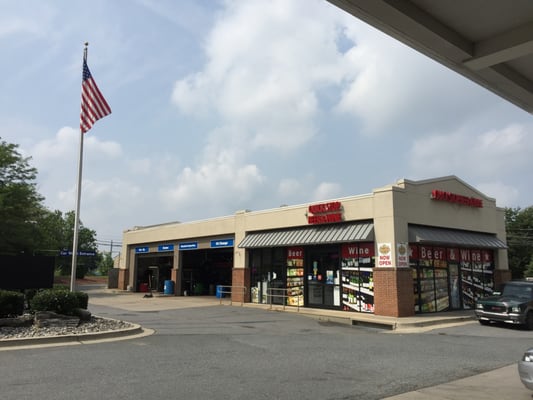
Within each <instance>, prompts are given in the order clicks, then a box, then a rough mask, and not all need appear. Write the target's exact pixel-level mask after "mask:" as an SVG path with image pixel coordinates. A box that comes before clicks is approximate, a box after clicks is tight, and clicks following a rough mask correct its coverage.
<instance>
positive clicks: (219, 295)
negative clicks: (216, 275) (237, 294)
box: [216, 285, 224, 299]
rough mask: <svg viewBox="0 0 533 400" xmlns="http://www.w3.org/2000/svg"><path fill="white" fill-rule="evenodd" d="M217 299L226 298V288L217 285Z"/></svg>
mask: <svg viewBox="0 0 533 400" xmlns="http://www.w3.org/2000/svg"><path fill="white" fill-rule="evenodd" d="M216 297H217V299H221V298H223V297H224V288H223V287H222V286H221V285H217V291H216Z"/></svg>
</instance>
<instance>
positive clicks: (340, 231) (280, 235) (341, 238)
mask: <svg viewBox="0 0 533 400" xmlns="http://www.w3.org/2000/svg"><path fill="white" fill-rule="evenodd" d="M373 240H374V224H373V223H371V222H360V223H351V224H338V225H313V226H305V227H300V228H294V229H287V230H278V231H268V232H256V233H250V234H248V235H246V237H245V238H244V240H243V241H242V242H241V243H240V244H239V246H238V247H241V248H258V247H276V246H302V245H313V244H328V243H348V242H357V241H373Z"/></svg>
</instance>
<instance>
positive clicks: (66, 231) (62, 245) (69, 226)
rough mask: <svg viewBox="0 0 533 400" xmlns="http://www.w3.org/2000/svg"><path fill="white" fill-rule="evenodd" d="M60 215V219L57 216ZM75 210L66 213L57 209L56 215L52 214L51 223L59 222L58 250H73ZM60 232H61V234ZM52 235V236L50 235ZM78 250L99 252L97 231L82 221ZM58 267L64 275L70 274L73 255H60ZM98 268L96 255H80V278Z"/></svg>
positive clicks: (78, 272) (78, 270)
mask: <svg viewBox="0 0 533 400" xmlns="http://www.w3.org/2000/svg"><path fill="white" fill-rule="evenodd" d="M58 216H59V217H60V220H58V219H57V217H58ZM74 218H75V213H74V211H69V212H67V213H65V214H64V215H63V214H61V212H60V211H55V216H50V218H49V221H48V222H49V223H51V225H52V226H55V223H58V224H59V227H58V228H57V229H56V233H58V235H57V236H56V240H57V242H56V244H55V246H56V248H57V249H58V250H66V251H72V244H73V242H74ZM59 233H60V234H59ZM49 237H50V236H49ZM78 250H79V251H91V252H95V253H96V252H97V250H98V245H97V244H96V232H95V231H94V230H92V229H89V228H86V227H84V226H83V224H82V223H81V222H80V224H79V231H78ZM56 265H57V268H58V269H59V270H60V271H61V273H62V274H63V275H68V274H70V271H71V269H72V259H71V256H63V257H59V258H58V260H57V264H56ZM95 268H96V257H93V256H78V257H77V265H76V272H77V274H76V275H77V276H78V278H82V277H83V276H84V275H85V273H86V272H87V271H88V270H92V269H95Z"/></svg>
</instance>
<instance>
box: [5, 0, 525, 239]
mask: <svg viewBox="0 0 533 400" xmlns="http://www.w3.org/2000/svg"><path fill="white" fill-rule="evenodd" d="M0 10H1V12H0V57H1V59H2V62H1V63H0V73H1V74H0V76H1V78H0V138H1V140H4V141H6V142H8V143H15V144H17V145H19V152H20V153H21V154H22V155H24V156H25V157H31V160H30V165H31V166H33V167H35V168H36V169H37V170H38V177H37V189H38V192H39V193H40V194H41V195H43V196H44V197H45V201H44V204H45V206H46V207H48V208H49V209H50V210H60V211H62V212H68V211H71V210H74V209H75V205H76V184H77V180H78V178H77V174H78V158H79V142H80V140H79V136H80V133H79V115H80V102H81V74H82V60H83V48H84V43H85V42H89V46H88V59H87V61H88V65H89V68H90V70H91V73H92V75H93V78H94V80H95V81H96V83H97V85H98V87H99V88H100V90H101V92H102V93H103V95H104V97H105V98H106V100H107V102H108V103H109V105H110V106H111V109H112V114H110V115H109V116H107V117H105V118H103V119H101V120H99V121H97V122H96V124H95V125H94V126H93V128H92V129H91V130H90V131H88V132H87V133H86V134H85V136H84V152H83V180H82V196H81V203H80V219H81V221H82V223H83V225H84V226H85V227H87V228H90V229H93V230H95V231H96V233H97V238H98V240H99V243H100V244H106V243H110V242H111V241H113V242H114V243H120V241H121V240H122V233H123V231H125V230H127V229H131V228H133V227H134V226H146V225H156V224H161V223H167V222H174V221H181V222H187V221H194V220H202V219H208V218H213V217H219V216H226V215H232V214H234V213H235V212H236V211H238V210H243V209H249V210H263V209H270V208H276V207H279V206H280V205H293V204H302V203H308V202H318V201H322V200H328V199H335V198H340V197H344V196H351V195H358V194H367V193H371V192H372V190H373V189H374V188H379V187H382V186H385V185H388V184H392V183H395V182H396V181H397V180H399V179H403V178H405V179H411V180H419V179H429V178H435V177H442V176H448V175H456V176H457V177H459V178H460V179H462V180H464V181H465V182H467V183H468V184H470V185H471V186H473V187H474V188H476V189H477V190H479V191H481V192H482V193H484V194H486V195H487V196H490V197H493V198H495V199H496V202H497V205H498V206H500V207H520V208H525V207H529V206H532V205H533V185H531V175H532V174H531V172H532V171H533V157H531V154H533V134H532V130H533V119H532V116H531V115H530V114H528V113H527V112H525V111H523V110H521V109H519V108H518V107H516V106H514V105H512V104H511V103H509V102H507V101H506V100H504V99H502V98H500V97H498V96H496V95H495V94H493V93H491V92H489V91H487V90H486V89H484V88H482V87H480V86H478V85H477V84H475V83H473V82H471V81H469V80H467V79H466V78H464V77H462V76H460V75H458V74H456V73H454V72H452V71H450V70H448V69H447V68H445V67H444V66H442V65H440V64H438V63H436V62H435V61H432V60H430V59H428V58H427V57H425V56H423V55H421V54H419V53H417V52H416V51H414V50H412V49H410V48H409V47H407V46H405V45H403V44H401V43H400V42H398V41H396V40H395V39H392V38H390V37H388V36H386V35H385V34H383V33H381V32H379V31H377V30H376V29H374V28H372V27H370V26H368V25H366V24H365V23H363V22H362V21H359V20H357V19H356V18H354V17H353V16H351V15H348V14H347V13H345V12H344V11H342V10H340V9H338V8H336V7H335V6H333V5H331V4H330V3H328V2H327V1H325V0H180V1H174V0H113V1H110V0H93V1H91V2H90V3H87V2H86V1H81V0H72V1H69V2H65V1H62V0H47V1H42V0H26V1H18V2H14V1H11V0H0Z"/></svg>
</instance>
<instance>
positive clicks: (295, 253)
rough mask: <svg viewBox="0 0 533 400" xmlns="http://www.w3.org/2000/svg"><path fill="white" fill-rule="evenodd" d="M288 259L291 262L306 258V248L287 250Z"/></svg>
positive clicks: (290, 248)
mask: <svg viewBox="0 0 533 400" xmlns="http://www.w3.org/2000/svg"><path fill="white" fill-rule="evenodd" d="M287 258H288V259H291V260H293V259H300V258H304V248H303V247H289V248H288V249H287Z"/></svg>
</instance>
